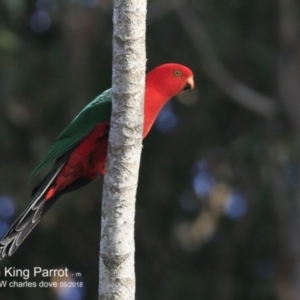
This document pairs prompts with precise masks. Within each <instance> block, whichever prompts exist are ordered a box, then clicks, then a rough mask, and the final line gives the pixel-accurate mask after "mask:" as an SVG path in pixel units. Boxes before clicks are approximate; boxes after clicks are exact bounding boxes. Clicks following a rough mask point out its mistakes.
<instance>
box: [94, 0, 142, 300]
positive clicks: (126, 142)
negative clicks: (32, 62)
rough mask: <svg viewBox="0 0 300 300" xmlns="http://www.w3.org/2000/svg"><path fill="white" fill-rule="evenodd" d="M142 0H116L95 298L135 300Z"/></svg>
mask: <svg viewBox="0 0 300 300" xmlns="http://www.w3.org/2000/svg"><path fill="white" fill-rule="evenodd" d="M146 3H147V1H146V0H127V1H125V0H123V1H122V0H115V1H114V16H113V25H114V31H113V83H112V91H113V99H112V100H113V101H112V104H113V111H112V118H111V128H110V134H109V145H108V159H107V164H106V170H107V173H106V175H105V177H104V187H103V200H102V228H101V242H100V279H99V299H102V300H103V299H105V300H108V299H122V300H125V299H126V300H127V299H134V298H135V271H134V250H135V247H134V217H135V197H136V189H137V181H138V171H139V165H140V154H141V148H142V129H143V115H144V114H143V105H144V103H143V99H144V86H145V65H146V52H145V30H146Z"/></svg>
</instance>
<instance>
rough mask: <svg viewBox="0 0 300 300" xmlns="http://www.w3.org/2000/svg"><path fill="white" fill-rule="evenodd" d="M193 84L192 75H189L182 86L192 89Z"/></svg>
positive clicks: (185, 88)
mask: <svg viewBox="0 0 300 300" xmlns="http://www.w3.org/2000/svg"><path fill="white" fill-rule="evenodd" d="M194 86H195V84H194V77H193V76H190V77H188V79H187V80H186V85H185V87H184V90H185V91H186V90H192V89H193V88H194Z"/></svg>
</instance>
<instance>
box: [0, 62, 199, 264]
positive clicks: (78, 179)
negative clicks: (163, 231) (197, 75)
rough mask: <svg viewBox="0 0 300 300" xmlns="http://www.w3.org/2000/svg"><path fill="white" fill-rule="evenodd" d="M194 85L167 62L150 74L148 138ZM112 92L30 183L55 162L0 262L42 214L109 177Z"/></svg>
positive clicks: (84, 115)
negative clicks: (168, 107)
mask: <svg viewBox="0 0 300 300" xmlns="http://www.w3.org/2000/svg"><path fill="white" fill-rule="evenodd" d="M193 87H194V80H193V72H192V71H191V70H190V69H189V68H187V67H185V66H183V65H180V64H174V63H170V64H164V65H160V66H158V67H156V68H155V69H153V70H152V71H150V72H149V73H148V74H147V75H146V86H145V99H144V101H145V102H144V130H143V138H144V137H145V136H146V135H147V134H148V132H149V130H150V129H151V127H152V125H153V123H154V121H155V119H156V117H157V115H158V113H159V111H160V110H161V108H162V107H163V106H164V104H165V103H166V102H167V101H168V100H169V99H170V98H172V97H174V96H176V95H177V94H179V93H180V92H182V91H184V90H189V89H192V88H193ZM110 117H111V89H109V90H106V91H105V92H103V93H102V94H101V95H100V96H98V97H97V98H96V99H94V100H93V101H92V102H90V103H89V104H88V105H87V106H86V107H85V108H84V109H83V110H82V111H81V112H80V113H79V114H78V115H77V116H76V117H75V118H74V120H73V121H72V122H71V123H70V124H69V125H68V126H67V127H66V128H65V130H64V131H63V132H62V133H61V134H60V135H59V136H58V138H57V139H56V141H55V142H54V144H53V145H52V147H51V148H50V150H49V151H48V153H47V154H46V156H45V157H44V158H43V159H42V160H41V162H40V164H39V165H38V166H37V167H36V169H35V170H34V171H33V172H32V173H31V175H30V177H29V178H30V179H32V178H33V177H34V176H36V175H37V174H38V173H39V172H40V171H41V170H43V169H44V168H45V167H46V166H48V165H49V164H51V163H54V166H53V168H52V170H51V171H50V172H49V173H48V174H47V175H46V177H45V178H44V180H43V181H42V182H41V183H40V184H39V185H37V186H36V187H35V188H34V189H33V191H32V201H31V203H30V204H29V205H28V206H27V207H26V208H25V210H24V211H23V213H22V214H21V215H20V216H19V218H18V219H17V220H16V221H15V222H14V223H13V225H12V226H11V228H10V229H9V230H8V231H7V232H6V234H5V235H4V236H3V237H2V239H1V241H0V259H2V258H4V257H5V256H7V255H8V256H11V255H12V254H13V253H14V252H15V251H16V249H17V248H18V247H19V246H20V245H21V243H22V242H23V241H24V239H25V238H26V237H27V235H28V234H29V233H30V232H31V231H32V229H33V228H34V227H35V226H36V225H37V224H38V222H39V221H40V220H41V218H42V216H43V215H44V214H45V213H46V212H47V210H48V209H49V208H50V207H51V206H52V205H53V204H54V203H55V202H56V200H57V199H58V198H59V197H60V196H61V195H62V194H65V193H68V192H71V191H73V190H76V189H78V188H80V187H83V186H84V185H86V184H88V183H89V182H91V181H93V180H95V179H97V177H99V175H100V176H101V175H102V176H103V175H104V174H105V162H106V155H107V143H108V135H109V122H110Z"/></svg>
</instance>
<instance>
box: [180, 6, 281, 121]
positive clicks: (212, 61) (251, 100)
mask: <svg viewBox="0 0 300 300" xmlns="http://www.w3.org/2000/svg"><path fill="white" fill-rule="evenodd" d="M175 5H176V7H177V8H176V12H177V15H178V17H179V19H180V21H181V23H182V26H183V28H184V29H185V31H186V34H187V35H188V36H189V37H190V39H191V41H192V43H193V44H194V46H195V48H196V50H197V51H198V54H199V57H200V61H199V64H200V65H201V67H202V69H203V70H204V71H205V72H206V73H207V75H208V76H209V77H210V78H211V80H212V81H214V82H215V83H216V84H217V85H218V86H219V87H220V88H221V89H222V90H223V92H224V93H225V94H227V95H228V96H229V97H230V98H232V99H233V100H234V101H236V102H237V103H239V104H240V105H243V106H244V107H246V108H248V109H250V110H252V111H254V112H256V113H258V114H260V115H262V116H263V117H271V116H274V115H275V114H276V113H277V111H278V107H277V105H276V104H275V100H274V99H272V98H270V97H267V96H265V95H262V94H260V93H258V92H256V91H254V90H253V89H251V88H249V87H248V86H246V85H245V84H243V83H242V82H240V81H239V80H237V79H236V78H234V77H233V76H232V75H231V74H230V73H229V71H228V70H226V68H224V66H222V64H221V63H220V62H219V61H218V60H217V59H216V57H215V54H214V52H215V51H214V48H213V45H212V42H211V40H210V38H209V36H208V35H207V33H206V31H205V29H204V27H203V26H202V24H201V21H200V20H199V18H198V17H197V16H196V14H195V13H194V11H193V10H192V9H191V8H190V7H189V6H188V5H181V6H178V5H177V3H176V4H175Z"/></svg>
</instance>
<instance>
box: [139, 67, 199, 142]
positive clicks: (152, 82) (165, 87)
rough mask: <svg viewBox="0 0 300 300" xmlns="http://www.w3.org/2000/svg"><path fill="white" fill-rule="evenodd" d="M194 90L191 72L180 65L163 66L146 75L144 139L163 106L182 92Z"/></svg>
mask: <svg viewBox="0 0 300 300" xmlns="http://www.w3.org/2000/svg"><path fill="white" fill-rule="evenodd" d="M193 88H194V75H193V72H192V71H191V70H190V69H189V68H187V67H185V66H183V65H180V64H164V65H160V66H158V67H156V68H154V69H153V70H152V71H150V72H149V73H147V75H146V94H145V104H144V112H145V121H144V134H143V136H144V137H145V136H146V135H147V133H148V132H149V130H150V128H151V126H152V124H153V122H154V120H155V118H156V117H157V115H158V113H159V111H160V110H161V108H162V107H163V106H164V104H165V103H166V102H167V101H168V100H169V99H170V98H172V97H174V96H176V95H178V94H179V93H180V92H182V91H184V90H190V89H193Z"/></svg>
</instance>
